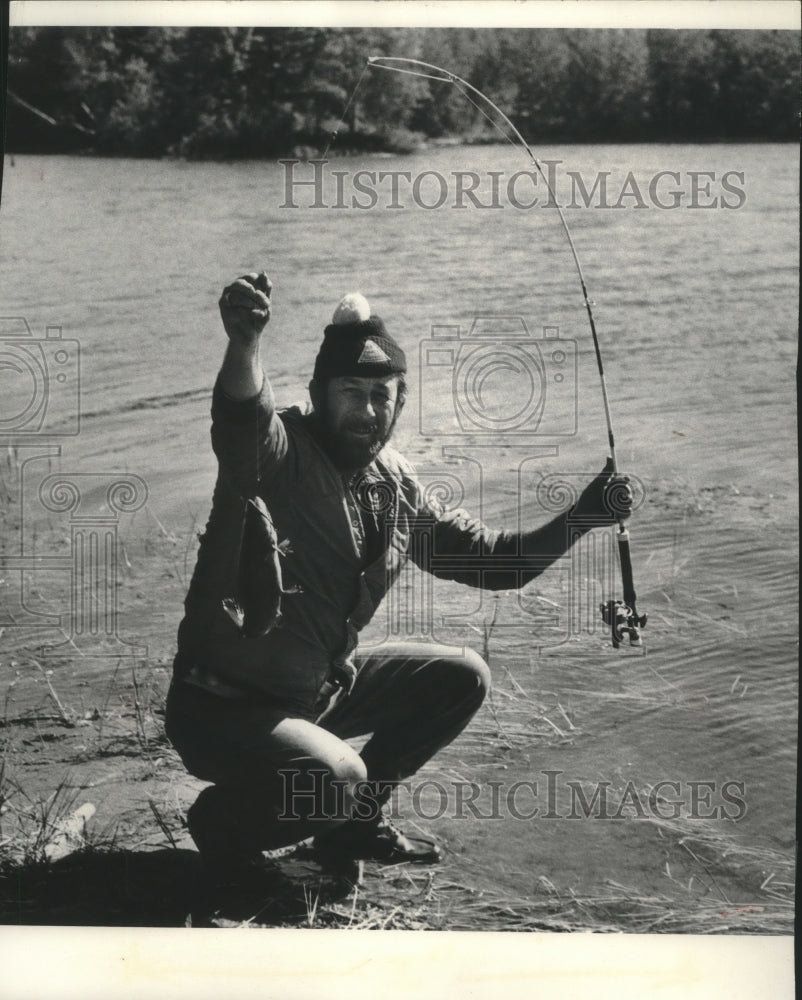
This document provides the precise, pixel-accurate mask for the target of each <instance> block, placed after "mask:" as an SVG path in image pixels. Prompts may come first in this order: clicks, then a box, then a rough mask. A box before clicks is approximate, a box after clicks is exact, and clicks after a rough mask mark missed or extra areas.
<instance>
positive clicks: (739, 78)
mask: <svg viewBox="0 0 802 1000" xmlns="http://www.w3.org/2000/svg"><path fill="white" fill-rule="evenodd" d="M799 42H800V35H799V32H795V31H794V32H792V31H726V30H705V31H702V30H693V31H685V30H682V31H670V30H662V29H661V30H596V31H589V30H573V29H548V30H543V29H532V30H512V29H462V28H458V29H428V28H397V29H378V28H360V29H333V28H269V27H253V28H248V27H230V28H120V27H105V28H56V27H48V28H15V29H13V30H12V31H11V33H10V38H9V61H8V73H7V85H8V91H7V97H6V150H7V151H8V152H26V151H27V152H32V151H36V152H65V151H78V150H80V151H85V152H93V153H97V154H102V155H125V156H144V157H159V156H183V157H188V158H220V159H224V158H239V157H263V156H275V155H282V154H292V153H296V154H297V153H298V152H300V153H302V154H309V155H314V154H316V153H319V152H320V151H321V150H322V149H324V148H325V147H326V146H327V145H328V144H329V141H330V140H331V137H332V132H333V131H334V130H335V129H337V136H336V140H335V142H334V143H333V145H332V149H331V153H332V155H334V154H336V153H343V152H347V151H354V150H369V149H385V150H394V151H407V150H409V149H413V148H415V146H416V145H417V144H419V143H420V142H421V141H424V140H426V139H429V140H436V139H441V140H445V139H450V138H459V139H464V140H468V141H477V142H481V141H490V140H494V139H496V140H497V139H500V136H499V135H498V132H497V131H496V129H495V127H494V124H493V121H491V120H489V119H488V115H487V111H488V109H487V108H481V107H479V108H477V107H475V106H474V105H472V104H471V103H470V102H469V101H467V100H466V99H465V97H464V96H463V95H462V94H460V93H459V92H458V90H457V88H456V87H454V86H450V85H449V84H447V83H443V82H438V81H435V80H431V79H422V78H420V77H416V76H408V75H400V74H396V73H387V72H384V71H381V70H378V69H373V70H367V71H365V65H366V60H367V57H368V56H369V55H392V56H405V57H409V58H413V59H421V60H423V61H425V62H430V63H434V64H436V65H440V66H444V67H445V68H446V69H449V70H452V71H453V72H454V73H457V74H458V75H459V76H462V77H464V78H465V79H466V80H468V81H470V82H471V83H472V84H473V85H474V86H476V87H478V88H479V89H480V90H482V91H484V92H485V93H486V94H487V95H488V96H489V97H490V98H491V99H492V100H493V101H495V102H496V103H497V104H498V105H499V106H500V107H501V108H503V109H504V111H505V112H506V113H507V114H508V115H509V116H510V118H512V120H513V121H514V122H515V123H516V125H517V127H518V128H519V129H520V131H521V132H522V133H523V135H524V136H525V138H527V139H528V140H529V141H531V142H543V141H549V142H595V141H605V142H635V141H637V142H644V141H674V142H675V141H697V142H698V141H701V142H704V141H734V140H740V141H744V140H774V141H797V140H798V138H799V92H800V63H799ZM357 84H359V86H358V88H357ZM355 88H357V92H356V97H355V98H354V99H353V100H351V102H350V104H349V103H348V102H349V98H350V97H352V95H353V94H354V90H355ZM483 112H484V113H483ZM343 116H344V119H343ZM489 117H490V119H492V118H493V117H494V116H493V115H492V113H490V116H489ZM341 119H343V120H342V122H341ZM338 126H339V127H338Z"/></svg>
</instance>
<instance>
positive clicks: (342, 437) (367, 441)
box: [317, 403, 398, 472]
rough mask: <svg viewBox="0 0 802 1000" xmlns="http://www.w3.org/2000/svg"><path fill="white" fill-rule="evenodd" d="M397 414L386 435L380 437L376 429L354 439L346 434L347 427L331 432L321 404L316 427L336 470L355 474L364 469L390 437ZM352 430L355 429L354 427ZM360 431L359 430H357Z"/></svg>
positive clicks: (324, 407)
mask: <svg viewBox="0 0 802 1000" xmlns="http://www.w3.org/2000/svg"><path fill="white" fill-rule="evenodd" d="M397 416H398V414H396V415H395V416H394V417H393V422H392V423H391V424H390V427H389V429H388V430H387V433H386V434H384V435H382V434H380V433H379V431H378V429H374V430H373V432H372V433H371V434H370V435H365V436H364V437H355V436H352V435H351V434H349V433H348V431H349V429H350V428H349V425H347V424H346V425H345V427H340V428H337V429H336V430H333V429H332V427H331V422H330V420H329V414H328V407H327V406H326V404H325V403H324V404H323V408H322V409H320V410H319V411H318V412H317V420H318V426H319V428H320V433H321V436H322V438H323V444H324V446H325V448H326V451H327V453H328V455H329V458H331V460H332V461H333V462H334V464H335V465H336V466H337V468H338V469H340V471H342V472H357V471H358V470H359V469H364V468H366V467H367V466H368V465H370V463H371V462H372V461H373V459H374V458H376V456H377V455H378V454H379V452H380V451H381V450H382V448H383V447H384V446H385V445H386V444H387V442H388V441H389V440H390V438H391V437H392V434H393V431H394V430H395V422H396V419H397ZM353 429H357V428H356V427H354V428H353ZM359 429H361V428H359Z"/></svg>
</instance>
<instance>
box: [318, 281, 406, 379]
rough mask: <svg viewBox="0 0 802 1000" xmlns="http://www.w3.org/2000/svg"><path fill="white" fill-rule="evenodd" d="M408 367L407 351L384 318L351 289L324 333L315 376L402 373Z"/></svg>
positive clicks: (323, 377)
mask: <svg viewBox="0 0 802 1000" xmlns="http://www.w3.org/2000/svg"><path fill="white" fill-rule="evenodd" d="M406 370H407V360H406V357H405V356H404V352H403V351H402V350H401V348H400V347H399V345H398V343H397V342H396V341H395V339H394V338H393V337H392V336H391V335H390V334H389V333H388V332H387V328H386V327H385V325H384V321H383V320H382V319H381V317H380V316H374V315H371V312H370V305H369V304H368V300H367V299H366V298H365V296H364V295H360V294H359V292H351V293H350V294H349V295H346V296H345V297H344V298H343V299H341V301H340V303H339V305H338V306H337V308H336V309H335V310H334V315H333V316H332V321H331V323H330V324H329V325H328V326H327V327H326V329H325V330H324V333H323V343H322V344H321V345H320V350H319V351H318V355H317V358H316V359H315V371H314V377H315V379H325V378H337V377H338V376H357V377H361V376H365V377H371V376H377V375H401V374H403V373H404V372H406Z"/></svg>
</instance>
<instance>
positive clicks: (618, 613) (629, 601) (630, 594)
mask: <svg viewBox="0 0 802 1000" xmlns="http://www.w3.org/2000/svg"><path fill="white" fill-rule="evenodd" d="M618 557H619V560H620V562H621V580H622V582H623V585H624V600H623V601H615V600H610V601H604V602H602V604H601V605H600V610H601V616H602V621H603V622H604V624H605V625H607V626H609V629H610V637H611V639H612V641H613V648H614V649H618V648H619V646H620V645H621V643H622V642H623V641H624V637H625V636H626V637H628V638H629V644H630V646H642V645H643V640H642V639H641V635H640V630H641V629H642V628H645V626H646V615H639V614H638V611H637V608H636V607H635V602H636V600H637V597H636V596H635V585H634V583H633V581H632V559H631V558H630V554H629V532H628V531H627V529H626V528H625V527H624V526H623V524H622V523H621V522H619V531H618Z"/></svg>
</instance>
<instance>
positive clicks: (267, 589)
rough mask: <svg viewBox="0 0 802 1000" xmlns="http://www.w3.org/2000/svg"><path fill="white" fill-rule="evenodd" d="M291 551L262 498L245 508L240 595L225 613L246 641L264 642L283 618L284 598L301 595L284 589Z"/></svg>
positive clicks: (293, 589) (297, 590)
mask: <svg viewBox="0 0 802 1000" xmlns="http://www.w3.org/2000/svg"><path fill="white" fill-rule="evenodd" d="M291 552H292V548H291V546H290V542H289V539H285V540H284V541H283V542H281V543H279V540H278V536H277V534H276V528H275V525H274V524H273V519H272V517H271V516H270V512H269V511H268V509H267V507H266V506H265V503H264V501H263V500H262V498H261V497H253V498H251V499H249V500H248V502H247V504H246V505H245V526H244V528H243V532H242V544H241V546H240V556H239V572H238V575H237V596H236V598H231V597H227V598H225V599H224V600H223V610H224V611H225V612H226V614H227V615H228V616H229V618H231V620H232V621H233V622H234V624H235V625H236V626H237V628H239V629H240V630H241V632H242V634H243V635H244V636H245V638H246V639H261V638H262V636H264V635H267V633H268V632H269V631H270V630H271V629H272V628H273V627H274V626H275V625H276V623H277V622H278V621H279V619H280V618H281V598H282V597H283V596H284V595H285V594H299V593H301V588H300V587H288V588H287V589H286V590H285V588H284V583H283V580H282V575H281V557H282V556H286V555H288V554H289V553H291Z"/></svg>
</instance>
